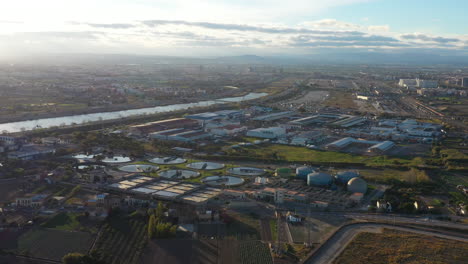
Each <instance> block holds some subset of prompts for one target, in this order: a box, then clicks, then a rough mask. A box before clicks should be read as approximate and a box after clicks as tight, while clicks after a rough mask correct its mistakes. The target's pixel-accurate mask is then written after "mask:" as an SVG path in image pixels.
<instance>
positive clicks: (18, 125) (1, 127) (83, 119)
mask: <svg viewBox="0 0 468 264" xmlns="http://www.w3.org/2000/svg"><path fill="white" fill-rule="evenodd" d="M266 95H268V94H267V93H249V94H247V95H244V96H239V97H227V98H221V99H216V100H210V101H200V102H197V103H187V104H173V105H165V106H155V107H148V108H140V109H131V110H122V111H115V112H101V113H93V114H84V115H72V116H62V117H52V118H41V119H35V120H28V121H20V122H10V123H4V124H0V132H4V131H6V132H8V133H14V132H20V131H29V130H34V129H38V128H50V127H59V126H70V125H75V124H85V123H88V122H94V121H103V120H112V119H119V118H125V117H131V116H138V115H150V114H157V113H165V112H171V111H177V110H184V109H190V108H193V107H206V106H211V105H216V104H225V103H233V102H243V101H248V100H253V99H257V98H260V97H263V96H266Z"/></svg>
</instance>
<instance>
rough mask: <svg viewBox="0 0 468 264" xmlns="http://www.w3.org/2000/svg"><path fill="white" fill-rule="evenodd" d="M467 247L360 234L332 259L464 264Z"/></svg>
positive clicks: (341, 262)
mask: <svg viewBox="0 0 468 264" xmlns="http://www.w3.org/2000/svg"><path fill="white" fill-rule="evenodd" d="M467 261H468V243H462V242H459V241H453V240H447V239H441V238H435V237H431V236H424V235H418V234H411V233H403V232H399V231H393V230H384V232H383V233H381V234H375V233H361V234H359V235H358V236H356V238H355V239H354V240H353V241H352V242H351V243H350V244H349V245H348V246H347V247H346V249H345V250H344V251H343V252H342V253H341V255H340V256H339V257H338V258H337V259H335V261H334V262H333V263H335V264H346V263H350V264H351V263H375V264H379V263H382V264H387V263H394V264H397V263H398V264H401V263H414V264H416V263H417V264H422V263H425V264H435V263H437V264H439V263H467Z"/></svg>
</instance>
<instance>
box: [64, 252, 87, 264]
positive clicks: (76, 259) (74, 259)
mask: <svg viewBox="0 0 468 264" xmlns="http://www.w3.org/2000/svg"><path fill="white" fill-rule="evenodd" d="M62 263H63V264H87V263H90V262H87V256H86V255H84V254H81V253H69V254H67V255H65V256H63V258H62Z"/></svg>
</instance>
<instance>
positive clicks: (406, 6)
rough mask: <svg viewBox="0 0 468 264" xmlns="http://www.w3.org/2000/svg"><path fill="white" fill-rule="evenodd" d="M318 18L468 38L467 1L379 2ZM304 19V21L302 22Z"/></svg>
mask: <svg viewBox="0 0 468 264" xmlns="http://www.w3.org/2000/svg"><path fill="white" fill-rule="evenodd" d="M315 18H316V19H320V18H337V19H339V20H343V21H348V22H353V23H364V21H363V19H366V18H367V19H368V21H367V22H368V23H376V24H388V25H390V27H391V28H393V29H394V30H396V31H400V32H408V31H418V32H427V33H434V34H468V26H467V25H468V1H465V0H378V1H369V2H365V3H356V4H352V5H343V6H338V7H335V8H330V9H328V10H326V11H325V12H323V13H321V14H319V15H318V16H317V17H315ZM304 19H306V18H304Z"/></svg>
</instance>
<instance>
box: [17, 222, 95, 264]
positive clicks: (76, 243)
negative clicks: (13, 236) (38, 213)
mask: <svg viewBox="0 0 468 264" xmlns="http://www.w3.org/2000/svg"><path fill="white" fill-rule="evenodd" d="M92 242H93V236H92V235H91V234H89V233H85V232H68V231H62V230H56V229H42V228H41V229H32V230H30V231H28V232H26V233H24V234H23V235H21V236H20V237H19V240H18V248H17V250H16V251H17V253H18V254H21V255H27V256H32V257H36V258H44V259H51V260H57V261H60V260H61V259H62V257H63V256H64V255H66V254H67V253H72V252H78V253H83V254H86V253H88V250H89V248H90V247H91V244H92Z"/></svg>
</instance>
